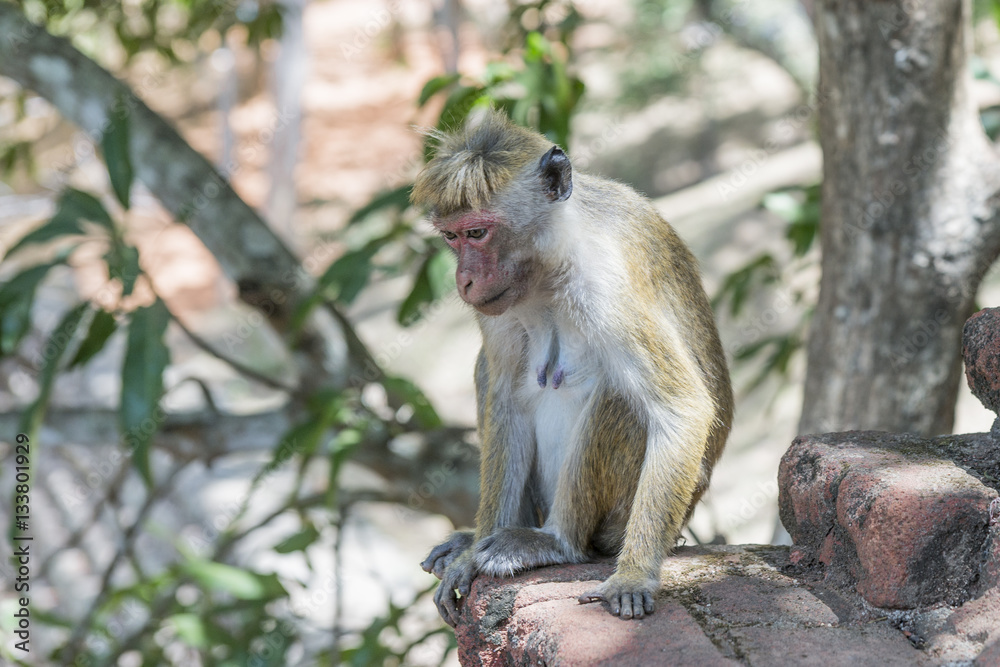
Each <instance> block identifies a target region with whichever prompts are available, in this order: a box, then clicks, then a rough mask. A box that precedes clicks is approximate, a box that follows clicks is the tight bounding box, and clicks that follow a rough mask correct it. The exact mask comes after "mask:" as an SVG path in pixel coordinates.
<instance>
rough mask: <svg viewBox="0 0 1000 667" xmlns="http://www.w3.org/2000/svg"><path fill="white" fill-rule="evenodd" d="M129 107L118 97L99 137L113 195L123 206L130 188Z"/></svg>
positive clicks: (127, 203) (131, 174) (127, 204)
mask: <svg viewBox="0 0 1000 667" xmlns="http://www.w3.org/2000/svg"><path fill="white" fill-rule="evenodd" d="M128 118H129V107H128V104H126V102H125V100H124V98H122V97H119V98H118V102H117V104H115V106H114V107H113V109H112V113H111V114H110V117H109V121H110V124H109V125H108V129H107V130H105V132H104V136H103V137H101V150H102V151H103V152H104V163H105V164H106V165H107V167H108V175H109V176H110V177H111V188H112V189H113V190H114V191H115V196H116V197H118V201H119V202H121V205H122V206H123V207H124V208H125V209H128V208H129V192H130V190H131V189H132V180H133V178H134V174H133V172H132V158H131V157H129V154H128V143H129V129H128Z"/></svg>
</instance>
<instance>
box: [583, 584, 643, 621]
mask: <svg viewBox="0 0 1000 667" xmlns="http://www.w3.org/2000/svg"><path fill="white" fill-rule="evenodd" d="M626 588H630V587H623V586H621V585H616V582H615V578H614V576H612V577H611V579H608V580H607V581H606V582H604V584H602V585H601V586H600V587H599V588H597V589H595V590H592V591H590V592H588V593H584V594H583V595H581V596H580V597H579V598H577V602H579V603H580V604H587V603H590V602H605V603H607V606H606V607H605V608H606V609H607V610H608V612H610V613H611V614H612V615H613V616H618V617H619V618H622V619H625V620H628V619H633V618H636V619H639V618H642V617H644V616H646V615H647V614H652V613H653V611H654V610H655V608H656V604H655V603H654V601H653V592H652V591H651V590H637V591H635V590H626Z"/></svg>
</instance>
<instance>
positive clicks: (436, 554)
mask: <svg viewBox="0 0 1000 667" xmlns="http://www.w3.org/2000/svg"><path fill="white" fill-rule="evenodd" d="M474 538H475V533H474V532H473V531H471V530H456V531H455V532H454V533H452V534H451V536H450V537H449V538H448V539H447V540H445V541H444V542H442V543H441V544H439V545H437V546H436V547H434V548H433V549H431V552H430V554H428V555H427V558H425V559H424V562H423V563H421V564H420V567H422V568H424V572H430V573H432V574H433V575H434V576H435V577H437V578H438V579H444V572H445V570H446V569H447V568H448V566H449V565H451V563H452V562H453V561H454V560H455V559H456V558H458V557H459V556H461V555H462V554H463V553H464V552H465V551H467V550H468V548H469V547H470V546H472V541H473V539H474Z"/></svg>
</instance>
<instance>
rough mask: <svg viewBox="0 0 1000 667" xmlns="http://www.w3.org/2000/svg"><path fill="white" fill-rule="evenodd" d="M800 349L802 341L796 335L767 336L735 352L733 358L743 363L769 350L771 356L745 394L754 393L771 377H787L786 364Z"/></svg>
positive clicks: (765, 361)
mask: <svg viewBox="0 0 1000 667" xmlns="http://www.w3.org/2000/svg"><path fill="white" fill-rule="evenodd" d="M801 347H802V339H801V338H800V337H799V336H798V335H796V334H794V333H791V334H787V335H781V336H769V337H767V338H763V339H761V340H759V341H756V342H754V343H751V344H750V345H746V346H744V347H742V348H741V349H739V350H738V351H737V352H736V355H735V358H736V359H737V360H739V361H745V360H747V359H751V358H753V357H755V356H757V355H758V354H760V353H762V352H763V351H764V350H766V349H768V348H771V354H770V355H768V357H767V359H765V360H764V365H763V367H761V369H760V371H759V372H758V373H757V375H756V376H755V377H754V378H753V379H752V380H751V381H750V384H749V385H748V386H747V388H746V390H745V391H746V392H747V393H750V392H752V391H754V390H755V389H757V387H759V386H761V385H762V384H764V381H765V380H767V378H768V377H770V376H771V375H778V376H780V377H785V376H787V375H788V364H789V362H790V361H791V359H792V357H793V356H794V354H795V352H796V351H798V350H799V348H801Z"/></svg>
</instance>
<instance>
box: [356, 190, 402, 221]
mask: <svg viewBox="0 0 1000 667" xmlns="http://www.w3.org/2000/svg"><path fill="white" fill-rule="evenodd" d="M412 191H413V184H412V183H408V184H406V185H403V186H401V187H398V188H396V189H395V190H389V191H388V192H382V193H380V194H378V195H377V196H376V197H375V198H374V199H372V200H371V201H370V202H368V203H367V204H365V205H364V206H362V207H361V208H359V209H358V210H357V211H355V212H354V215H352V216H351V218H350V219H349V220H348V221H347V224H348V225H353V224H354V223H356V222H360V221H361V220H364V219H365V218H367V217H368V216H369V215H371V214H372V213H375V212H376V211H380V210H382V209H384V208H393V207H395V208H398V209H400V210H402V209H405V208H406V207H408V206H409V205H410V193H411V192H412Z"/></svg>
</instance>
